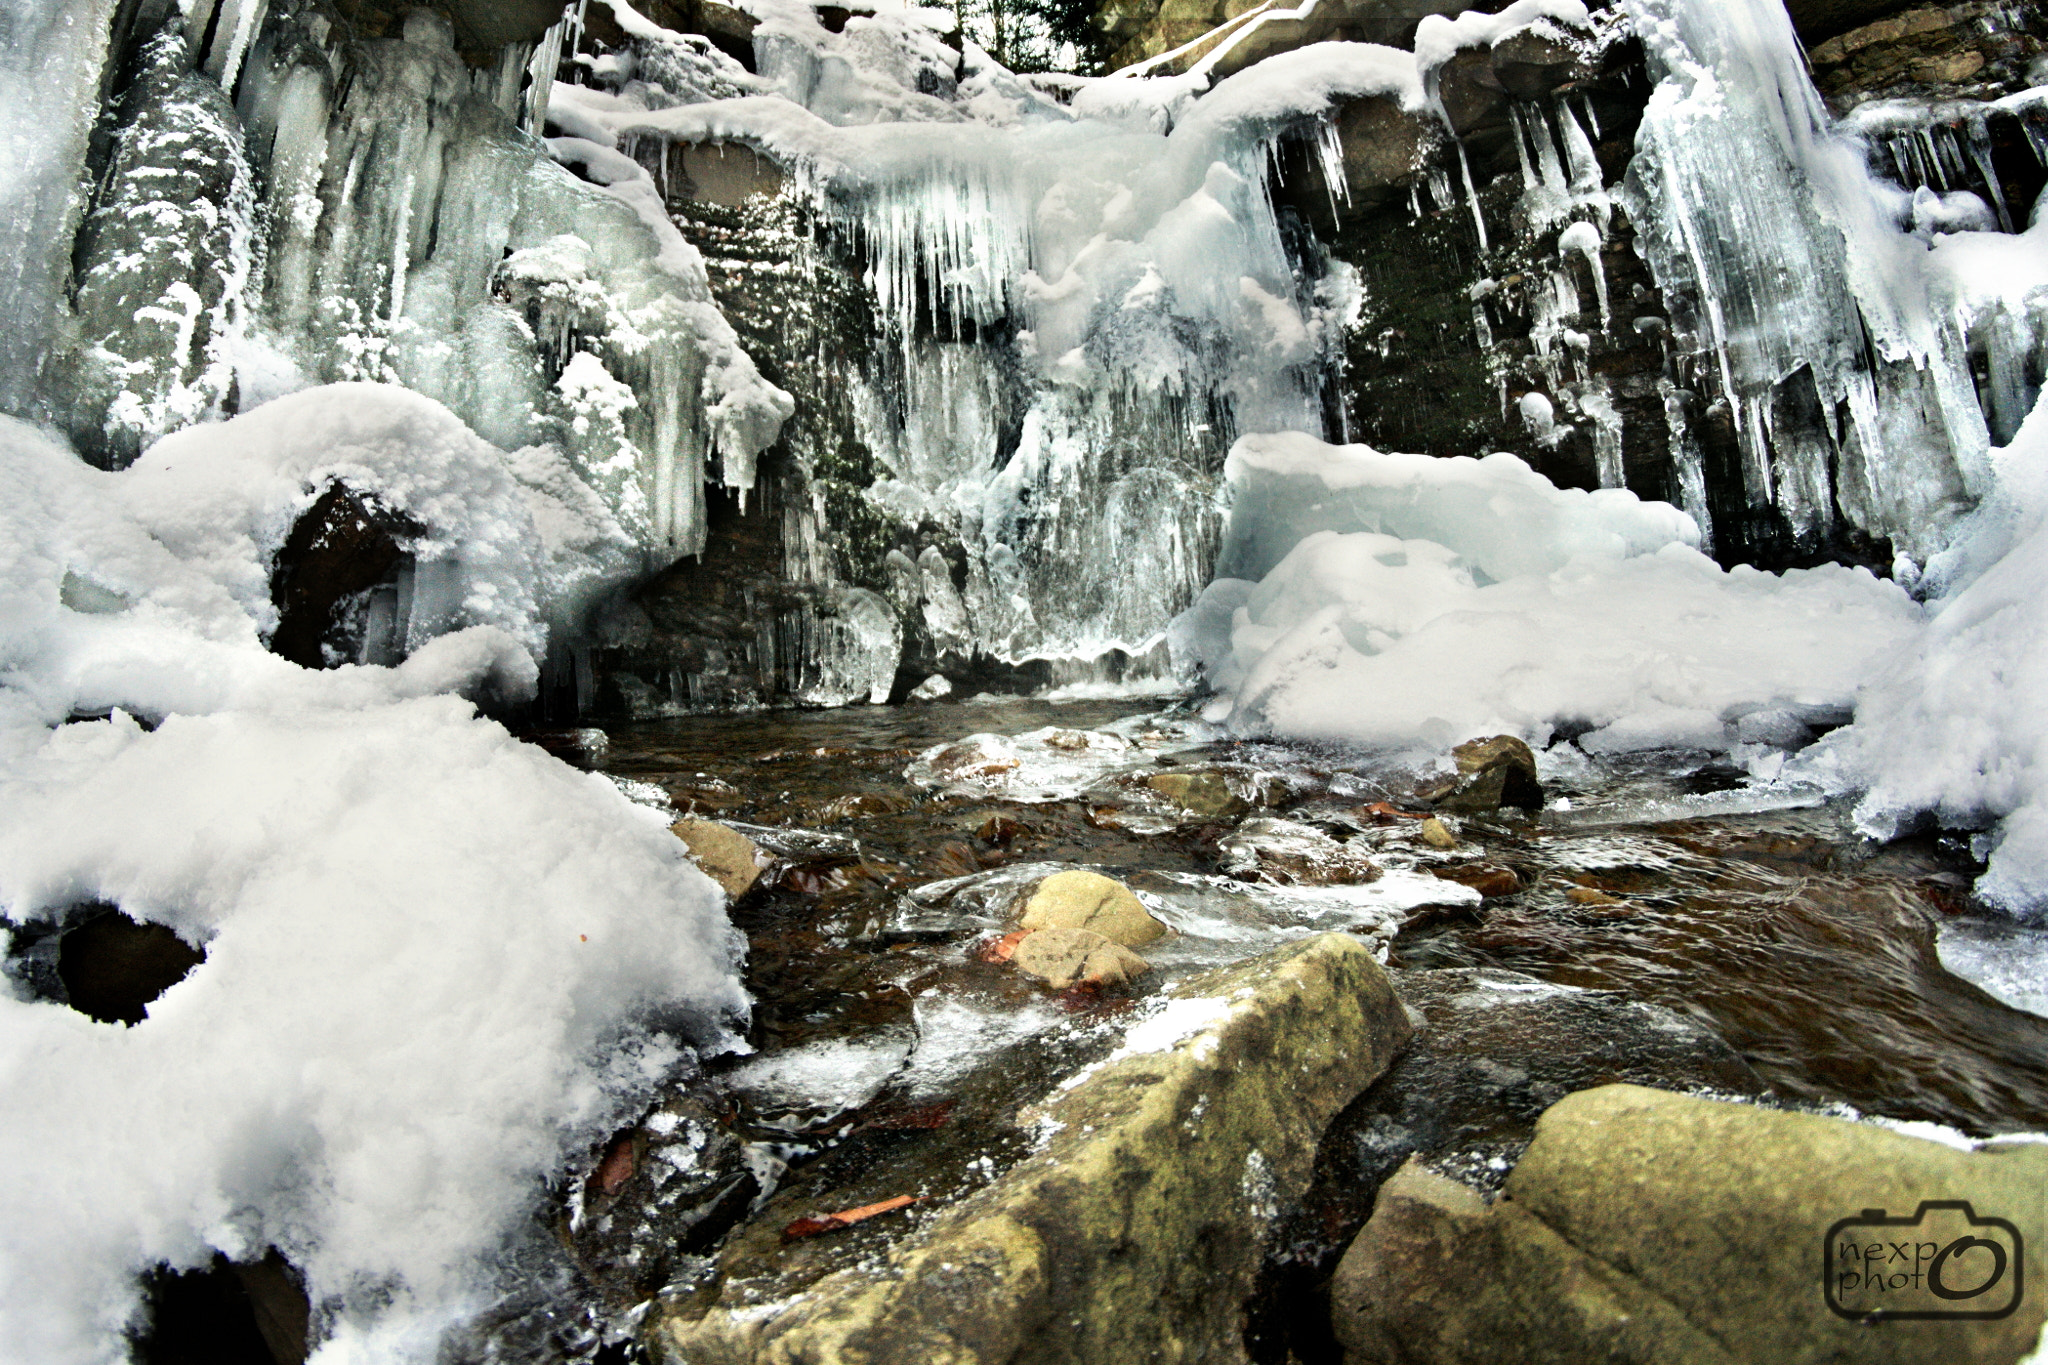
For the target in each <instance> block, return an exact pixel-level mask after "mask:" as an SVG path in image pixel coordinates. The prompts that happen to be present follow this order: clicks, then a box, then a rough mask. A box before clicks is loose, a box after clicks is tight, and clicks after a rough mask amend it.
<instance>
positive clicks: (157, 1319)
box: [135, 1251, 311, 1365]
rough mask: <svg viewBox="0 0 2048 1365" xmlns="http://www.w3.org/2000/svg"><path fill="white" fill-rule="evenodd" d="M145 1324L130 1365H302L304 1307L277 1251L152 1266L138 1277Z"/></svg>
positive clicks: (306, 1315) (306, 1311)
mask: <svg viewBox="0 0 2048 1365" xmlns="http://www.w3.org/2000/svg"><path fill="white" fill-rule="evenodd" d="M143 1298H144V1302H145V1303H146V1304H147V1305H148V1321H147V1326H146V1327H145V1328H144V1329H143V1332H142V1335H141V1336H139V1337H138V1338H137V1339H136V1342H135V1360H136V1362H137V1365H304V1361H305V1359H306V1329H307V1323H308V1321H309V1319H310V1317H311V1313H310V1311H309V1309H308V1306H307V1303H306V1294H305V1290H304V1289H303V1288H301V1287H300V1284H299V1277H298V1275H297V1274H296V1272H294V1271H293V1270H292V1268H291V1266H290V1265H289V1264H287V1263H286V1261H285V1259H284V1258H283V1257H282V1256H279V1255H278V1254H277V1253H276V1252H274V1251H273V1252H271V1253H270V1254H269V1255H267V1256H265V1257H264V1258H263V1259H262V1260H260V1261H257V1262H254V1263H252V1264H248V1265H239V1264H236V1263H234V1262H231V1261H229V1260H228V1259H227V1258H226V1257H225V1256H216V1257H214V1259H213V1264H212V1265H210V1266H207V1267H205V1268H204V1269H200V1270H184V1271H176V1272H173V1271H168V1270H165V1269H162V1268H161V1267H159V1268H158V1269H157V1270H155V1271H153V1272H151V1273H150V1274H149V1275H148V1276H147V1277H146V1278H145V1280H144V1284H143Z"/></svg>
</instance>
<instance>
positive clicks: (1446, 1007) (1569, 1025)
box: [1254, 968, 1769, 1360]
mask: <svg viewBox="0 0 2048 1365" xmlns="http://www.w3.org/2000/svg"><path fill="white" fill-rule="evenodd" d="M1393 978H1394V982H1395V985H1396V988H1397V989H1398V990H1399V991H1400V993H1401V997H1402V999H1403V1000H1404V1001H1406V1002H1407V1004H1408V1005H1409V1007H1410V1010H1411V1012H1412V1014H1413V1015H1414V1017H1415V1018H1416V1021H1417V1022H1416V1032H1415V1036H1414V1038H1413V1039H1412V1040H1411V1041H1410V1043H1409V1045H1408V1048H1407V1050H1406V1051H1405V1052H1403V1053H1402V1054H1401V1056H1400V1058H1399V1059H1397V1060H1396V1061H1395V1063H1394V1065H1393V1066H1392V1067H1390V1068H1389V1069H1388V1071H1387V1074H1386V1075H1384V1076H1382V1077H1381V1078H1380V1079H1379V1081H1378V1082H1377V1083H1375V1084H1374V1085H1373V1087H1372V1088H1371V1089H1370V1090H1368V1091H1366V1092H1365V1093H1364V1094H1363V1095H1361V1096H1359V1097H1358V1099H1357V1100H1356V1101H1354V1102H1353V1103H1352V1104H1351V1105H1349V1106H1348V1107H1347V1108H1346V1109H1345V1110H1344V1111H1343V1112H1342V1113H1341V1114H1339V1115H1338V1116H1337V1118H1336V1120H1335V1121H1334V1122H1333V1123H1332V1124H1331V1125H1330V1128H1329V1131H1328V1133H1327V1135H1326V1136H1325V1137H1324V1139H1323V1143H1322V1149H1321V1151H1320V1152H1319V1153H1318V1155H1317V1158H1316V1173H1315V1179H1314V1182H1313V1183H1312V1184H1311V1186H1310V1188H1309V1190H1308V1192H1307V1194H1306V1195H1305V1196H1304V1198H1303V1200H1302V1202H1301V1205H1300V1207H1299V1209H1298V1210H1296V1211H1295V1212H1294V1213H1292V1214H1291V1215H1290V1219H1289V1222H1288V1226H1287V1232H1286V1234H1285V1235H1284V1236H1283V1237H1282V1238H1281V1240H1280V1243H1279V1246H1280V1250H1279V1251H1278V1252H1276V1254H1275V1255H1274V1256H1273V1257H1272V1258H1271V1259H1270V1260H1269V1261H1268V1263H1267V1266H1266V1269H1265V1277H1264V1291H1265V1292H1264V1293H1262V1295H1261V1303H1262V1305H1263V1313H1262V1317H1261V1318H1260V1320H1258V1321H1256V1322H1255V1324H1254V1337H1255V1341H1254V1344H1255V1346H1258V1347H1259V1348H1260V1349H1258V1350H1257V1351H1256V1352H1255V1354H1256V1357H1257V1358H1258V1359H1260V1360H1283V1359H1285V1358H1286V1356H1285V1352H1286V1351H1287V1350H1290V1349H1292V1350H1295V1351H1296V1352H1297V1354H1301V1355H1303V1357H1304V1358H1309V1349H1310V1348H1313V1347H1318V1346H1320V1348H1321V1349H1323V1350H1325V1351H1327V1350H1328V1347H1329V1343H1328V1341H1327V1339H1326V1338H1324V1337H1322V1336H1321V1335H1320V1334H1321V1331H1322V1328H1321V1327H1320V1326H1319V1325H1317V1324H1319V1323H1320V1322H1321V1321H1322V1319H1320V1318H1319V1317H1318V1312H1319V1310H1318V1309H1317V1308H1316V1306H1315V1305H1316V1304H1317V1303H1318V1302H1319V1295H1320V1292H1321V1287H1322V1286H1323V1285H1324V1284H1325V1283H1326V1282H1327V1279H1328V1276H1329V1275H1330V1273H1331V1272H1332V1270H1333V1269H1334V1268H1335V1266H1336V1263H1337V1259H1338V1257H1339V1256H1340V1255H1342V1254H1343V1251H1344V1248H1345V1246H1346V1244H1347V1243H1349V1241H1350V1240H1351V1237H1352V1235H1353V1234H1354V1233H1355V1232H1356V1231H1357V1229H1358V1228H1359V1226H1360V1225H1361V1224H1362V1223H1363V1222H1364V1220H1365V1218H1366V1215H1367V1214H1368V1213H1369V1212H1370V1211H1371V1210H1372V1208H1373V1206H1374V1198H1375V1196H1376V1193H1377V1192H1378V1190H1379V1188H1380V1185H1381V1184H1382V1182H1384V1181H1385V1180H1387V1179H1388V1177H1390V1176H1391V1175H1392V1174H1393V1173H1394V1172H1395V1170H1397V1169H1398V1168H1399V1167H1400V1166H1401V1164H1402V1163H1403V1162H1405V1161H1407V1160H1408V1159H1409V1158H1410V1157H1417V1158H1419V1159H1421V1160H1422V1161H1424V1162H1425V1163H1427V1164H1428V1165H1430V1166H1431V1167H1432V1168H1434V1169H1439V1170H1445V1171H1453V1172H1455V1173H1456V1174H1457V1175H1458V1176H1459V1178H1460V1179H1463V1180H1465V1181H1467V1182H1468V1183H1471V1184H1474V1185H1480V1186H1485V1187H1488V1188H1492V1187H1497V1186H1498V1185H1499V1183H1500V1181H1501V1179H1502V1178H1503V1177H1504V1176H1505V1175H1506V1173H1507V1171H1508V1170H1509V1168H1510V1167H1511V1166H1512V1165H1513V1164H1514V1161H1515V1160H1516V1158H1517V1157H1519V1156H1520V1155H1521V1152H1522V1150H1523V1148H1524V1147H1525V1146H1526V1145H1527V1143H1528V1142H1529V1140H1530V1138H1531V1136H1532V1135H1533V1134H1534V1132H1535V1129H1536V1122H1537V1119H1538V1118H1539V1117H1540V1116H1541V1115H1542V1113H1543V1111H1544V1110H1545V1109H1547V1108H1548V1107H1549V1106H1550V1105H1552V1104H1554V1103H1556V1102H1557V1101H1558V1100H1559V1099H1562V1098H1563V1097H1564V1096H1565V1095H1567V1094H1569V1093H1571V1092H1572V1091H1575V1090H1582V1089H1586V1088H1588V1087H1591V1086H1597V1085H1605V1084H1609V1083H1611V1082H1632V1083H1636V1084H1650V1085H1660V1086H1666V1087H1670V1088H1673V1089H1691V1090H1700V1091H1706V1092H1711V1093H1715V1094H1722V1095H1736V1096H1743V1097H1762V1096H1765V1095H1767V1094H1768V1093H1769V1091H1768V1088H1767V1087H1766V1086H1765V1084H1764V1083H1763V1081H1762V1080H1760V1079H1759V1078H1758V1077H1757V1075H1756V1074H1755V1073H1754V1072H1753V1071H1751V1070H1750V1068H1749V1067H1748V1066H1747V1065H1746V1064H1745V1063H1744V1062H1743V1060H1742V1059H1741V1058H1740V1057H1739V1056H1737V1055H1736V1053H1735V1052H1734V1051H1733V1050H1732V1049H1730V1048H1729V1046H1728V1045H1727V1044H1726V1043H1724V1042H1722V1041H1721V1039H1720V1038H1718V1037H1716V1036H1715V1035H1714V1034H1713V1033H1712V1032H1710V1031H1709V1030H1707V1029H1706V1028H1704V1027H1702V1026H1700V1025H1699V1024H1696V1023H1694V1022H1692V1021H1691V1020H1688V1019H1686V1018H1683V1017H1682V1016H1680V1015H1678V1014H1676V1013H1673V1012H1672V1011H1670V1010H1665V1009H1659V1008H1656V1007H1654V1006H1650V1005H1642V1004H1638V1003H1635V1002H1632V1001H1630V1000H1628V999H1627V998H1625V997H1623V996H1621V995H1618V994H1615V993H1613V992H1607V991H1581V990H1574V989H1572V988H1571V987H1568V986H1557V985H1552V984H1550V983H1547V982H1543V981H1539V980H1537V979H1536V978H1534V977H1530V976H1524V975H1522V974H1520V973H1516V972H1506V971H1500V970H1496V969H1480V970H1474V969H1469V968H1457V969H1446V970H1436V971H1402V972H1396V973H1394V974H1393Z"/></svg>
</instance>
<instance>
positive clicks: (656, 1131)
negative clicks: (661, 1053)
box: [566, 1092, 761, 1307]
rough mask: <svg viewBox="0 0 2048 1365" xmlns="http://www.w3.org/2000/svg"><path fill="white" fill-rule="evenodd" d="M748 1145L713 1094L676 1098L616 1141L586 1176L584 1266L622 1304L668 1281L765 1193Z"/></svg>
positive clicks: (571, 1225) (579, 1257)
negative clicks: (712, 1099) (711, 1100)
mask: <svg viewBox="0 0 2048 1365" xmlns="http://www.w3.org/2000/svg"><path fill="white" fill-rule="evenodd" d="M747 1158H748V1154H747V1150H746V1144H745V1143H744V1142H743V1141H742V1140H741V1138H740V1137H739V1136H738V1135H737V1134H735V1133H734V1132H733V1131H732V1129H731V1127H730V1126H729V1125H728V1124H727V1123H726V1122H725V1121H724V1120H723V1119H722V1118H721V1117H720V1115H719V1113H718V1112H717V1111H716V1110H715V1109H714V1108H713V1107H712V1105H711V1104H710V1103H709V1101H708V1098H707V1097H706V1096H703V1095H698V1094H693V1093H689V1092H685V1093H681V1094H678V1095H674V1096H672V1097H670V1098H669V1099H668V1100H666V1101H664V1102H663V1103H662V1104H661V1105H660V1106H659V1107H657V1108H656V1109H654V1110H653V1111H652V1112H651V1113H649V1114H648V1115H647V1117H646V1118H644V1119H642V1120H641V1121H640V1123H639V1124H638V1125H636V1126H635V1127H633V1128H631V1129H628V1130H627V1131H625V1132H623V1133H620V1134H618V1135H616V1136H615V1137H614V1138H613V1139H612V1140H611V1142H609V1143H607V1144H606V1146H605V1148H604V1150H603V1152H602V1153H600V1154H599V1156H598V1159H597V1161H596V1164H595V1165H594V1166H593V1167H592V1168H591V1170H590V1171H589V1172H588V1174H587V1175H586V1176H585V1177H584V1179H583V1182H582V1185H581V1188H580V1190H579V1197H578V1198H577V1200H576V1201H575V1202H574V1203H573V1204H572V1208H571V1212H570V1215H569V1217H568V1219H567V1225H566V1234H567V1240H568V1243H569V1246H570V1249H571V1251H572V1252H573V1254H574V1256H575V1258H576V1263H577V1265H578V1267H579V1268H580V1269H581V1270H582V1271H583V1273H584V1275H585V1277H586V1278H587V1279H588V1280H589V1281H590V1282H591V1284H592V1285H593V1286H595V1287H596V1288H597V1289H598V1291H599V1292H600V1293H601V1294H602V1295H603V1296H604V1297H605V1298H607V1299H609V1300H610V1301H612V1302H613V1303H614V1304H615V1305H618V1306H621V1307H623V1306H626V1305H630V1304H634V1303H639V1302H641V1301H642V1300H644V1299H646V1298H647V1296H648V1295H650V1294H652V1293H653V1292H654V1291H655V1290H657V1289H659V1288H660V1287H661V1286H662V1285H663V1284H665V1283H667V1282H668V1280H669V1278H670V1277H671V1275H673V1274H674V1273H675V1271H676V1269H677V1262H678V1260H679V1258H687V1257H693V1256H702V1255H704V1254H706V1253H707V1252H710V1251H712V1250H713V1249H714V1248H716V1246H717V1245H718V1242H719V1239H720V1238H722V1237H724V1236H725V1234H726V1233H728V1232H729V1231H731V1230H732V1228H733V1225H734V1224H736V1223H738V1222H739V1221H740V1219H741V1218H743V1217H745V1216H746V1212H747V1209H748V1207H749V1206H750V1205H751V1204H752V1202H753V1200H754V1198H755V1196H756V1195H758V1194H760V1193H761V1185H760V1181H759V1179H758V1178H757V1177H756V1175H755V1174H754V1170H753V1168H752V1167H751V1166H750V1165H749V1163H748V1159H747Z"/></svg>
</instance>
